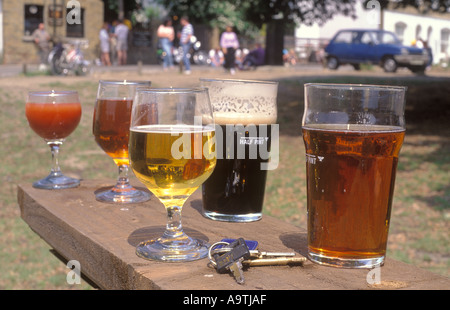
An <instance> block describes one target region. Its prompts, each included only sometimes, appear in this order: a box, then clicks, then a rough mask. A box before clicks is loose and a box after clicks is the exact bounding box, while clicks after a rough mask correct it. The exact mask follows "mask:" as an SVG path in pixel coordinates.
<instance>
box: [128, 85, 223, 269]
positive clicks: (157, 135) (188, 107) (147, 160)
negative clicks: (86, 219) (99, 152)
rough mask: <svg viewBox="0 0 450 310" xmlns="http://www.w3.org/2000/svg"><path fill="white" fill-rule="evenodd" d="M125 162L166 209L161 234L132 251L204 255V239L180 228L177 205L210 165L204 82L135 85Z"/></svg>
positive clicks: (168, 257)
mask: <svg viewBox="0 0 450 310" xmlns="http://www.w3.org/2000/svg"><path fill="white" fill-rule="evenodd" d="M129 151H130V164H131V168H132V170H133V172H134V174H135V175H136V177H137V178H138V179H139V180H140V181H141V182H142V183H143V184H145V186H146V187H147V188H148V189H149V190H150V191H151V192H152V193H153V194H154V195H155V196H156V197H158V198H159V200H160V201H161V203H162V204H163V205H164V206H165V208H166V211H167V225H166V230H165V232H164V234H163V235H162V236H161V237H159V238H156V239H153V240H149V241H144V242H142V243H140V244H139V245H138V246H137V248H136V253H137V255H138V256H140V257H142V258H145V259H153V260H160V261H167V262H182V261H192V260H197V259H201V258H204V257H206V256H207V255H208V247H209V245H208V244H207V242H206V241H204V240H200V239H196V238H191V237H189V236H188V235H186V234H185V233H184V232H183V228H182V225H181V210H182V207H183V205H184V203H185V202H186V200H187V199H188V198H189V196H190V195H191V194H192V193H194V192H195V191H196V190H197V189H198V188H199V186H201V185H202V183H203V182H204V181H205V180H206V179H207V178H208V177H209V176H210V175H211V173H212V172H213V169H214V167H215V165H216V154H215V127H214V120H213V114H212V109H211V105H210V101H209V96H208V91H207V90H206V89H205V88H192V89H181V88H170V89H138V91H137V93H136V97H135V103H134V106H133V112H132V114H131V127H130V146H129Z"/></svg>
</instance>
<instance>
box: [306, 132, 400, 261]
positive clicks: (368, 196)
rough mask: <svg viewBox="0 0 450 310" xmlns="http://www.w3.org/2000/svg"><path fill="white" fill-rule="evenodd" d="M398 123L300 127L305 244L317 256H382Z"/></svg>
mask: <svg viewBox="0 0 450 310" xmlns="http://www.w3.org/2000/svg"><path fill="white" fill-rule="evenodd" d="M404 134H405V133H404V130H403V129H402V128H399V127H386V126H370V127H368V126H357V125H353V126H351V127H347V125H345V126H344V127H341V128H339V127H335V126H332V125H330V126H326V125H323V126H321V127H319V126H317V127H306V128H305V127H304V128H303V138H304V142H305V147H306V172H307V191H308V192H307V196H308V199H307V208H308V247H309V251H310V252H312V253H316V254H318V255H324V256H328V257H335V258H345V259H364V258H373V257H381V256H384V255H385V252H386V243H387V238H388V230H389V221H390V214H391V206H392V198H393V192H394V182H395V173H396V167H397V161H398V154H399V152H400V148H401V146H402V143H403V138H404Z"/></svg>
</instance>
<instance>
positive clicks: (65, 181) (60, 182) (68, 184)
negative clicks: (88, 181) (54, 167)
mask: <svg viewBox="0 0 450 310" xmlns="http://www.w3.org/2000/svg"><path fill="white" fill-rule="evenodd" d="M79 185H80V180H78V179H74V178H71V177H67V176H65V175H63V174H61V173H54V172H52V173H50V174H49V175H48V176H47V177H46V178H43V179H41V180H39V181H36V182H34V183H33V187H35V188H40V189H64V188H74V187H78V186H79Z"/></svg>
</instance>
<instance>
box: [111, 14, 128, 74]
mask: <svg viewBox="0 0 450 310" xmlns="http://www.w3.org/2000/svg"><path fill="white" fill-rule="evenodd" d="M128 31H129V29H128V27H127V26H126V25H125V24H124V23H123V20H120V21H119V24H118V25H117V26H116V29H115V30H114V35H115V36H116V38H117V58H118V64H119V65H126V64H127V51H128Z"/></svg>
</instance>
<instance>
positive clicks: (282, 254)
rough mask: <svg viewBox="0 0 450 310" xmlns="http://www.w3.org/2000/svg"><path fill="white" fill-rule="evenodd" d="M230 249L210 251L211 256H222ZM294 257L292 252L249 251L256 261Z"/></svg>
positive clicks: (223, 248) (227, 247)
mask: <svg viewBox="0 0 450 310" xmlns="http://www.w3.org/2000/svg"><path fill="white" fill-rule="evenodd" d="M231 250H232V248H231V247H229V246H226V247H222V248H218V249H214V250H212V254H213V255H214V254H224V253H227V252H229V251H231ZM293 256H295V253H294V252H261V251H259V250H250V258H253V259H258V258H270V257H293Z"/></svg>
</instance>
